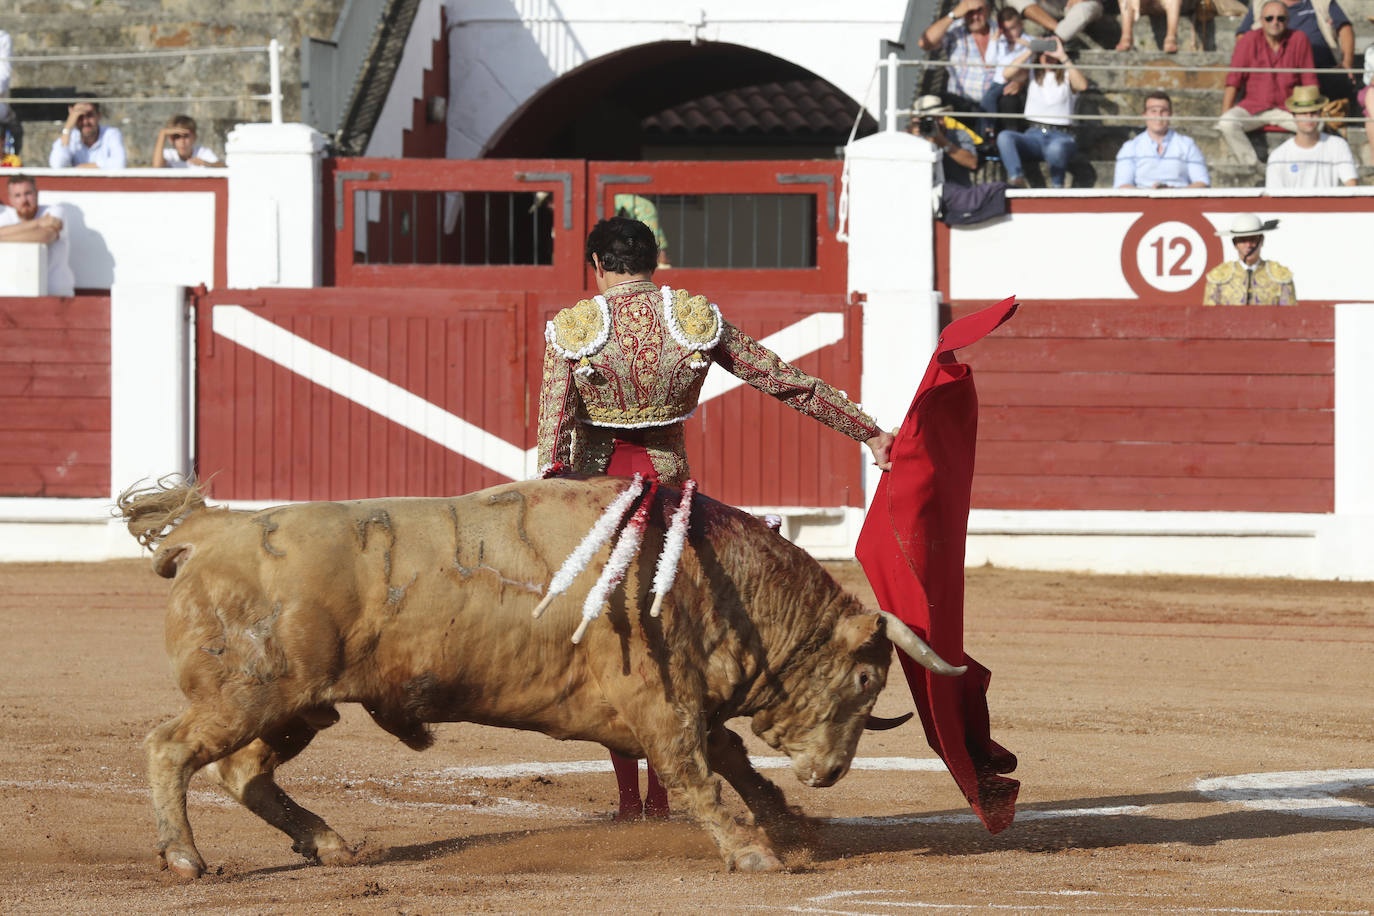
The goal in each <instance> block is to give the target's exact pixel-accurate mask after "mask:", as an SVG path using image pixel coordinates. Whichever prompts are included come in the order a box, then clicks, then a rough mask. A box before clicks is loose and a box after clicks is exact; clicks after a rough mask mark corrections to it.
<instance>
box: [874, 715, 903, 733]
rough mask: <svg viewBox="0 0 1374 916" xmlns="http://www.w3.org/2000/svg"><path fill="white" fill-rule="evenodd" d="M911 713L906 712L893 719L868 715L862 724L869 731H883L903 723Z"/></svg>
mask: <svg viewBox="0 0 1374 916" xmlns="http://www.w3.org/2000/svg"><path fill="white" fill-rule="evenodd" d="M912 715H913V714H912V713H907V714H906V715H904V716H897V717H896V718H895V719H888V718H884V717H883V716H874V715H870V716H869V717H868V722H867V723H866V724H865V725H864V728H865V729H867V730H868V731H871V732H885V731H887V730H888V729H889V728H896V727H897V726H899V725H905V724H906V721H907V719H910V718H911V717H912Z"/></svg>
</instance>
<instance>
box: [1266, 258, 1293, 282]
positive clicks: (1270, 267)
mask: <svg viewBox="0 0 1374 916" xmlns="http://www.w3.org/2000/svg"><path fill="white" fill-rule="evenodd" d="M1264 269H1265V270H1267V271H1269V276H1270V277H1272V278H1273V279H1274V280H1276V281H1278V282H1279V283H1292V282H1293V271H1291V270H1289V269H1288V268H1287V267H1284V266H1283V265H1282V264H1280V263H1279V262H1278V261H1265V262H1264Z"/></svg>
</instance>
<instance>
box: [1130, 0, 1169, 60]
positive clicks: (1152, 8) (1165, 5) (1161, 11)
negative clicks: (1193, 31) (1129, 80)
mask: <svg viewBox="0 0 1374 916" xmlns="http://www.w3.org/2000/svg"><path fill="white" fill-rule="evenodd" d="M1182 13H1183V0H1121V40H1120V41H1118V42H1117V43H1116V49H1117V50H1118V51H1129V50H1131V48H1132V47H1134V45H1135V23H1136V20H1137V19H1139V18H1140V17H1141V16H1163V17H1164V42H1163V44H1161V45H1160V46H1159V47H1160V50H1161V51H1163V52H1164V53H1165V54H1177V53H1178V18H1179V16H1180V15H1182Z"/></svg>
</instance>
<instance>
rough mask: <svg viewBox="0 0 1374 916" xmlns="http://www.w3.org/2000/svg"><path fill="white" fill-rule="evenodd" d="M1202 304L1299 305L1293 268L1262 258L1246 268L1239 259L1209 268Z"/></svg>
mask: <svg viewBox="0 0 1374 916" xmlns="http://www.w3.org/2000/svg"><path fill="white" fill-rule="evenodd" d="M1202 304H1203V305H1297V304H1298V291H1297V289H1296V288H1295V287H1294V285H1293V271H1291V270H1289V269H1288V268H1287V267H1284V266H1283V265H1282V264H1280V263H1279V262H1278V261H1260V262H1259V263H1258V264H1256V265H1255V269H1254V270H1252V271H1251V270H1246V269H1245V265H1244V264H1242V263H1241V262H1240V261H1225V262H1223V263H1221V264H1218V265H1217V266H1216V267H1213V268H1212V269H1211V270H1209V271H1207V286H1206V287H1205V288H1204V290H1203V293H1202Z"/></svg>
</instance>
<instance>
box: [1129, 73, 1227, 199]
mask: <svg viewBox="0 0 1374 916" xmlns="http://www.w3.org/2000/svg"><path fill="white" fill-rule="evenodd" d="M1173 113H1174V103H1173V102H1172V101H1171V100H1170V99H1169V94H1168V93H1167V92H1158V91H1156V92H1151V93H1150V94H1149V95H1147V96H1145V130H1144V131H1143V132H1141V133H1138V134H1136V135H1135V136H1134V137H1132V138H1131V139H1129V140H1127V141H1126V142H1125V143H1123V144H1122V145H1121V151H1120V152H1118V153H1117V154H1116V176H1115V178H1114V179H1113V181H1112V185H1113V186H1115V187H1118V188H1206V187H1210V186H1211V184H1212V177H1211V176H1210V175H1209V174H1207V163H1206V161H1205V160H1204V159H1203V158H1202V150H1200V149H1198V148H1197V144H1196V143H1194V142H1193V140H1192V138H1191V137H1185V136H1184V135H1183V134H1180V133H1178V132H1177V131H1175V130H1173V129H1172V128H1171V127H1170V126H1169V119H1170V118H1171V117H1172V116H1173Z"/></svg>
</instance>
